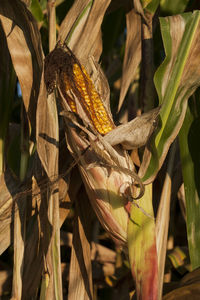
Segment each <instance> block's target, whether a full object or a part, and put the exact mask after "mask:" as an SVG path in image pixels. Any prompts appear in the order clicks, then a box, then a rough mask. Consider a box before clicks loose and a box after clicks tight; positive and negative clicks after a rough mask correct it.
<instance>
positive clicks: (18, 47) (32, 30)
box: [0, 0, 43, 130]
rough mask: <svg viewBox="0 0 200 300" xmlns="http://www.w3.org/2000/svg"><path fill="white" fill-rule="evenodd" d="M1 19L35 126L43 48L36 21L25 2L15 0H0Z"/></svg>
mask: <svg viewBox="0 0 200 300" xmlns="http://www.w3.org/2000/svg"><path fill="white" fill-rule="evenodd" d="M0 20H1V23H2V26H3V29H4V32H5V36H6V38H7V43H8V48H9V51H10V55H11V58H12V62H13V66H14V69H15V72H16V74H17V77H18V79H19V83H20V86H21V89H22V96H23V101H24V106H25V108H26V112H27V114H28V117H29V119H30V121H31V127H32V130H34V128H35V112H36V103H37V98H38V94H39V88H40V79H41V74H42V67H43V52H42V47H41V39H40V34H39V31H38V27H37V23H36V21H35V20H34V18H33V16H32V15H31V13H30V12H29V10H28V9H27V8H26V6H25V5H24V3H22V2H21V1H17V0H15V1H13V0H2V1H1V5H0Z"/></svg>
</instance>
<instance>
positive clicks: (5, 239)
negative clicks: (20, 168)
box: [0, 169, 20, 254]
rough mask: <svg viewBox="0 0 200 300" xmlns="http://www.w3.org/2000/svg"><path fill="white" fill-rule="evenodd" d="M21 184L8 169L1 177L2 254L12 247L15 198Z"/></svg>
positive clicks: (0, 241) (0, 238)
mask: <svg viewBox="0 0 200 300" xmlns="http://www.w3.org/2000/svg"><path fill="white" fill-rule="evenodd" d="M19 186H20V183H19V181H17V180H16V179H14V177H13V176H12V174H11V173H10V171H9V170H8V169H7V170H6V171H5V173H4V174H2V175H1V177H0V187H1V189H0V254H2V253H3V252H4V251H5V250H6V249H7V248H8V246H9V245H10V243H11V237H12V235H13V232H12V230H11V223H12V221H13V196H14V195H16V194H17V192H18V191H19Z"/></svg>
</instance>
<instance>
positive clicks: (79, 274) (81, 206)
mask: <svg viewBox="0 0 200 300" xmlns="http://www.w3.org/2000/svg"><path fill="white" fill-rule="evenodd" d="M86 211H87V214H86V213H85V212H86ZM76 212H77V215H76V217H75V220H74V226H73V241H72V254H71V260H70V271H69V294H68V299H69V300H74V299H85V300H86V299H90V300H92V299H93V288H92V266H91V249H90V239H89V236H90V230H91V217H90V207H89V203H88V200H87V198H85V197H81V198H79V199H77V201H76Z"/></svg>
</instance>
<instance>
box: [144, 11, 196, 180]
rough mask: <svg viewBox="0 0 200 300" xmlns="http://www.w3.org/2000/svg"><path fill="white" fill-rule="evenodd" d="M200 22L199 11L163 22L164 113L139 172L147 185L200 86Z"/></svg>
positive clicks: (158, 79)
mask: <svg viewBox="0 0 200 300" xmlns="http://www.w3.org/2000/svg"><path fill="white" fill-rule="evenodd" d="M199 20H200V12H199V11H195V12H194V13H187V14H183V15H178V16H172V17H166V18H161V19H160V24H161V33H162V38H163V43H164V48H165V53H166V58H165V60H164V61H163V63H162V64H161V66H160V67H159V68H158V70H157V71H156V74H155V77H154V82H155V86H156V89H157V93H158V96H159V102H160V105H161V110H160V121H159V124H158V129H157V130H156V131H155V133H154V135H153V136H152V139H151V143H150V146H149V147H148V149H146V150H145V153H144V159H143V163H142V166H141V169H140V176H141V177H142V178H143V181H144V182H145V183H147V182H151V181H153V179H154V178H155V176H156V174H157V172H158V170H159V169H160V167H161V166H162V163H163V161H164V159H165V157H166V154H167V152H168V149H169V147H170V145H171V143H172V142H173V140H174V139H175V138H176V136H177V134H178V132H179V130H180V128H181V126H182V123H183V120H184V116H185V112H186V108H187V99H188V98H189V97H190V96H191V95H192V94H193V93H194V91H195V89H196V88H197V87H198V86H199V85H200V67H199V59H200V52H199V46H200V40H199V31H200V25H199ZM149 150H150V151H149Z"/></svg>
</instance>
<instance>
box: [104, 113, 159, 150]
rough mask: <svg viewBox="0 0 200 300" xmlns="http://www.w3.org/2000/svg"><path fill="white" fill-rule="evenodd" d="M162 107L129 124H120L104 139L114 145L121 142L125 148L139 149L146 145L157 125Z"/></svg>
mask: <svg viewBox="0 0 200 300" xmlns="http://www.w3.org/2000/svg"><path fill="white" fill-rule="evenodd" d="M159 111H160V107H158V108H155V109H153V110H151V111H149V112H148V113H144V114H142V115H141V116H139V117H137V118H135V119H133V120H132V121H130V122H128V123H127V124H123V125H120V126H118V127H116V128H115V129H113V130H112V131H110V132H109V133H107V134H106V135H105V137H104V140H105V141H107V142H109V143H110V144H111V145H112V146H115V145H117V144H121V145H122V146H123V147H124V149H127V150H131V149H137V148H139V147H142V146H144V145H146V143H147V141H148V140H149V138H150V136H151V134H152V133H153V131H154V130H155V128H156V126H157V118H158V114H159Z"/></svg>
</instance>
